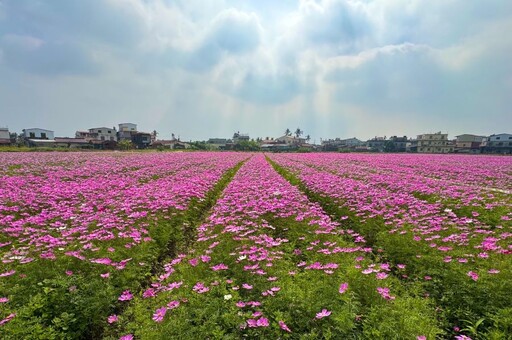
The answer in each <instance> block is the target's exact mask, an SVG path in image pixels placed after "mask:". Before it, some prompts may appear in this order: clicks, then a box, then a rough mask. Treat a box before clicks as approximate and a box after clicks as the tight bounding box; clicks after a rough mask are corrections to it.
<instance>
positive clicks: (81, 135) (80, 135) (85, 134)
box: [75, 131, 94, 141]
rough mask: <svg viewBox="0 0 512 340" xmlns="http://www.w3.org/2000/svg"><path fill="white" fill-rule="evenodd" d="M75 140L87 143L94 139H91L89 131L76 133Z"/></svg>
mask: <svg viewBox="0 0 512 340" xmlns="http://www.w3.org/2000/svg"><path fill="white" fill-rule="evenodd" d="M75 138H79V139H85V140H87V141H89V140H91V139H94V138H92V137H91V133H90V132H89V131H76V132H75Z"/></svg>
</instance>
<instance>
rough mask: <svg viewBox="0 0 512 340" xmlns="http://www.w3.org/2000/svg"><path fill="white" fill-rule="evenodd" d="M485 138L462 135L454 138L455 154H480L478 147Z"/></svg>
mask: <svg viewBox="0 0 512 340" xmlns="http://www.w3.org/2000/svg"><path fill="white" fill-rule="evenodd" d="M485 138H486V137H485V136H477V135H471V134H463V135H459V136H455V150H454V151H455V152H457V153H480V146H481V144H482V142H483V140H484V139H485Z"/></svg>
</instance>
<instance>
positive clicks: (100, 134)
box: [89, 127, 117, 141]
mask: <svg viewBox="0 0 512 340" xmlns="http://www.w3.org/2000/svg"><path fill="white" fill-rule="evenodd" d="M89 134H90V138H92V139H95V140H102V141H105V140H108V141H117V131H116V128H115V127H114V128H108V127H98V128H92V129H89Z"/></svg>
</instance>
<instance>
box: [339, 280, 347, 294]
mask: <svg viewBox="0 0 512 340" xmlns="http://www.w3.org/2000/svg"><path fill="white" fill-rule="evenodd" d="M347 289H348V282H345V283H342V284H341V285H340V289H339V292H340V294H343V293H345V292H346V291H347Z"/></svg>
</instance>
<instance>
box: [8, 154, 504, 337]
mask: <svg viewBox="0 0 512 340" xmlns="http://www.w3.org/2000/svg"><path fill="white" fill-rule="evenodd" d="M511 191H512V159H511V158H507V157H490V156H481V157H480V156H476V157H470V156H447V155H439V156H433V155H361V154H269V155H266V156H265V155H263V154H247V153H65V154H60V153H31V154H28V153H27V154H23V153H21V154H8V153H0V257H1V259H2V261H1V263H0V335H1V337H2V338H6V339H11V338H12V339H19V338H37V339H54V338H69V339H75V338H84V339H86V338H106V339H119V338H124V339H132V338H133V339H162V338H163V339H167V338H176V339H190V338H201V339H202V338H210V339H217V338H222V339H240V338H264V339H267V338H268V339H277V338H282V339H286V338H304V339H323V338H325V339H346V338H350V339H438V338H442V339H445V338H446V339H451V338H457V339H468V338H471V339H487V338H490V339H507V338H508V336H509V335H510V334H512V307H511V306H512V297H511V295H510V292H511V291H512V280H511V278H512V261H511V259H510V255H511V254H512V230H511V229H512V195H511Z"/></svg>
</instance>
